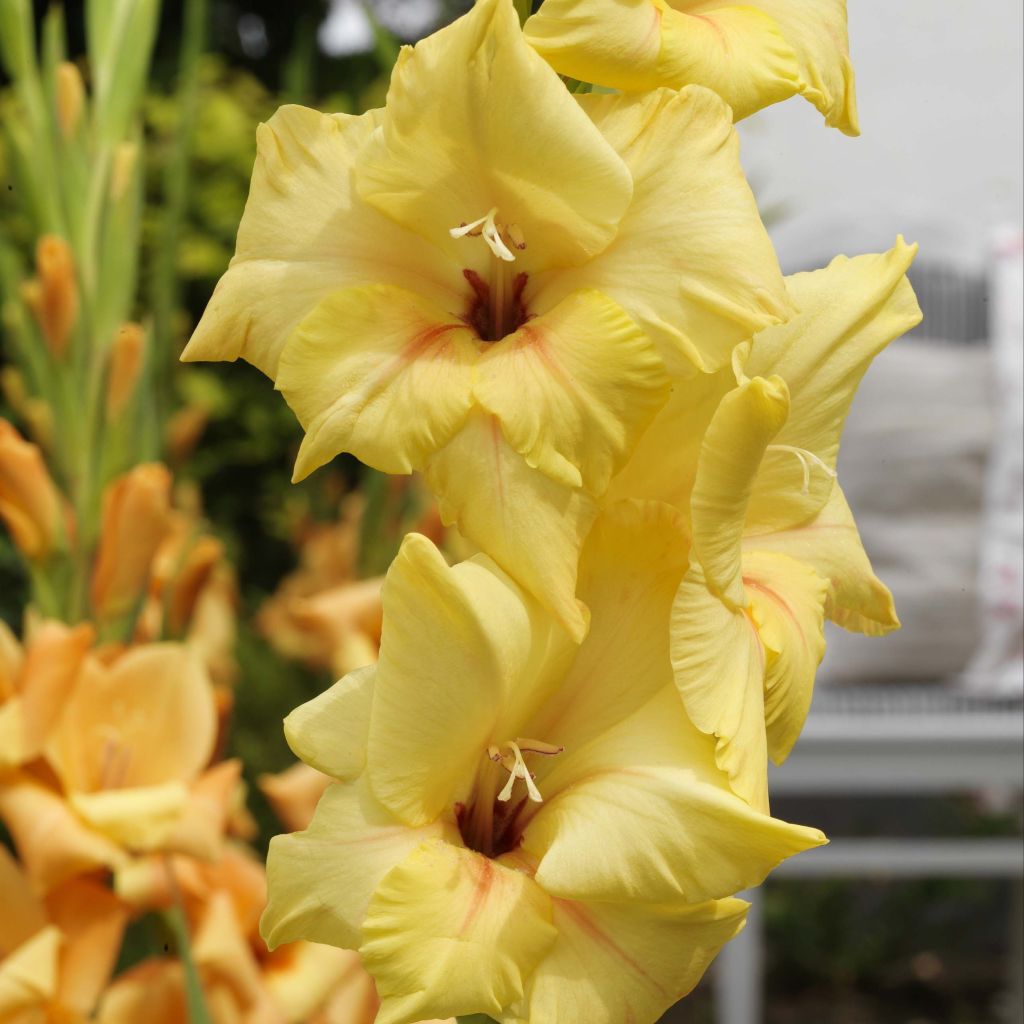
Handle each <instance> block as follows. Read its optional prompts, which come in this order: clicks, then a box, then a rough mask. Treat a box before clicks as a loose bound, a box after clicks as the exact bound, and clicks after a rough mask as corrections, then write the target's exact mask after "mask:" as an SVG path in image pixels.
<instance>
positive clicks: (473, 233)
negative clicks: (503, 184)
mask: <svg viewBox="0 0 1024 1024" xmlns="http://www.w3.org/2000/svg"><path fill="white" fill-rule="evenodd" d="M497 214H498V208H497V207H496V206H492V207H491V209H490V210H488V211H487V213H485V214H484V216H482V217H480V218H479V219H477V220H474V221H472V222H471V223H469V224H460V225H459V227H457V228H450V229H449V231H448V234H450V235H451V236H452V238H465V237H466V236H467V235H469V236H470V237H472V238H476V237H477V236H478V235H483V239H484V241H485V242H486V243H487V246H488V248H489V249H490V250H491V252H493V253H494V255H495V256H497V257H498V259H500V260H504V261H505V262H506V263H512V262H513V261H514V260H515V258H516V257H515V253H513V252H512V250H511V249H510V248H509V247H508V246H507V245H506V244H505V239H504V238H502V234H501V230H500V229H499V227H498V224H497V221H496V220H495V217H496V216H497ZM516 232H517V235H518V237H519V239H520V240H521V239H522V234H521V233H520V232H519V229H518V228H517V229H516ZM512 244H513V245H515V247H516V248H517V249H522V248H525V247H526V243H525V242H523V243H522V244H521V245H520V244H519V242H517V241H516V240H515V239H513V240H512Z"/></svg>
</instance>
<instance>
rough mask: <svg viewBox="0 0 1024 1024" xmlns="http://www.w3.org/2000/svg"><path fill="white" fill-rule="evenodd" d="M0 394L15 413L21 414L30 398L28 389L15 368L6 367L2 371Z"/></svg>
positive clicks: (0, 374)
mask: <svg viewBox="0 0 1024 1024" xmlns="http://www.w3.org/2000/svg"><path fill="white" fill-rule="evenodd" d="M0 392H2V393H3V396H4V398H5V399H6V401H7V404H8V405H9V406H10V407H11V408H12V409H13V410H14V411H15V412H21V410H22V409H23V408H24V406H25V400H26V399H27V398H28V388H27V387H26V386H25V378H24V377H23V376H22V375H21V372H20V371H19V370H17V369H15V368H14V367H13V366H5V367H4V368H3V369H2V370H0Z"/></svg>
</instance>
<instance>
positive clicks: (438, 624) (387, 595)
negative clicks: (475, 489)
mask: <svg viewBox="0 0 1024 1024" xmlns="http://www.w3.org/2000/svg"><path fill="white" fill-rule="evenodd" d="M383 601H384V633H383V636H382V638H381V647H380V661H379V662H378V664H377V678H376V683H375V687H374V700H373V710H372V715H371V718H370V738H369V745H368V750H367V778H368V779H369V782H370V785H371V786H372V787H373V791H374V793H375V795H376V796H377V799H379V800H380V801H381V802H382V803H383V804H384V805H385V806H386V807H388V808H389V810H391V812H392V813H394V814H395V815H396V816H397V817H398V818H400V819H401V820H402V821H403V822H405V823H406V824H408V825H414V826H415V825H424V824H426V823H427V822H430V821H433V820H434V819H435V818H437V817H438V815H439V814H441V812H442V811H444V810H445V809H446V808H448V809H450V808H451V807H452V806H453V805H454V803H455V802H456V801H457V800H459V799H463V798H465V797H467V796H468V790H469V787H470V786H471V785H472V783H473V780H474V779H475V778H476V775H477V771H478V769H479V767H480V766H482V765H484V764H486V758H487V749H488V746H489V745H491V744H493V743H502V742H504V741H505V740H507V739H510V738H514V737H515V736H517V735H519V734H520V732H521V730H522V728H523V724H524V723H525V722H526V721H527V720H528V719H529V716H530V715H531V713H532V712H533V710H534V709H535V708H536V707H537V706H538V705H540V704H541V703H542V701H543V700H544V698H545V696H546V695H547V694H548V693H549V692H550V690H551V688H552V686H553V685H554V684H555V683H557V681H558V678H559V669H560V668H563V667H564V664H565V662H566V660H567V657H568V656H569V655H571V653H572V652H573V650H574V648H572V645H571V644H570V643H569V642H568V639H567V638H566V636H565V634H564V633H563V631H562V630H561V629H560V628H559V627H558V626H557V625H556V624H555V623H554V621H553V619H552V618H551V616H550V615H548V614H547V613H546V612H544V611H543V610H542V609H541V608H540V607H539V606H538V605H537V604H536V602H534V601H533V600H531V599H530V598H528V597H527V596H526V595H525V594H523V592H522V591H521V590H520V589H519V587H517V586H516V585H515V583H513V582H512V580H510V579H509V578H508V577H507V576H506V575H505V574H504V573H503V572H501V570H500V569H498V568H497V567H496V566H495V565H494V563H493V562H491V561H490V559H488V558H486V557H484V556H477V557H475V558H473V559H470V560H469V561H466V562H462V563H460V564H458V565H456V566H453V567H451V568H449V566H448V564H447V563H446V562H445V560H444V556H443V555H442V554H441V553H440V552H439V551H438V550H437V548H435V547H434V545H433V544H431V542H430V541H428V540H427V539H426V538H425V537H422V536H420V535H419V534H409V535H408V536H407V537H406V538H405V541H404V542H403V544H402V548H401V550H400V551H399V553H398V556H397V557H396V558H395V561H394V563H393V564H392V566H391V569H390V571H389V572H388V576H387V580H386V581H385V583H384V592H383Z"/></svg>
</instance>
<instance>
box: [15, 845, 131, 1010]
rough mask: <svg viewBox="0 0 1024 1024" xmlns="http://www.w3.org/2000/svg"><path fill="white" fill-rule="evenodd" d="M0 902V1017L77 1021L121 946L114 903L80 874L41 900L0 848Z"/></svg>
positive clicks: (120, 919) (119, 911)
mask: <svg viewBox="0 0 1024 1024" xmlns="http://www.w3.org/2000/svg"><path fill="white" fill-rule="evenodd" d="M0 905H2V906H3V913H2V914H0V1020H2V1021H4V1022H5V1024H41V1022H47V1021H49V1022H54V1024H56V1022H61V1024H64V1022H67V1024H77V1022H79V1021H81V1022H83V1024H84V1022H85V1020H86V1019H87V1018H88V1017H89V1015H90V1014H91V1013H92V1010H93V1008H94V1007H95V1005H96V1002H97V999H98V998H99V995H100V992H101V991H102V989H103V987H104V985H105V984H106V982H107V979H108V978H109V977H110V973H111V971H112V970H113V968H114V963H115V961H116V959H117V954H118V950H119V949H120V946H121V936H122V933H123V931H124V925H125V920H126V912H125V910H124V908H123V907H122V906H121V904H120V902H119V901H118V900H117V898H116V897H115V896H114V895H113V894H112V893H110V892H109V891H108V890H106V889H104V888H103V887H102V886H101V885H97V884H96V883H95V882H90V881H86V880H81V879H79V880H76V881H73V882H68V883H67V884H66V885H63V886H61V887H60V888H59V889H57V890H55V891H54V892H52V893H51V894H50V895H49V896H48V897H47V898H46V899H45V900H41V899H39V898H37V897H36V896H34V895H33V893H32V892H31V890H30V888H29V884H28V880H27V879H26V878H25V876H24V875H23V873H22V871H21V869H20V868H19V866H18V864H17V863H16V862H15V860H14V858H13V857H11V855H10V854H9V853H8V852H7V850H6V849H5V848H4V847H3V846H2V845H0Z"/></svg>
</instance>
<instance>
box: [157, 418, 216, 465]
mask: <svg viewBox="0 0 1024 1024" xmlns="http://www.w3.org/2000/svg"><path fill="white" fill-rule="evenodd" d="M209 419H210V414H209V412H208V411H207V410H206V409H205V408H204V407H203V406H201V405H186V406H184V407H183V408H181V409H178V410H177V411H176V412H174V413H172V415H171V417H170V419H168V421H167V426H166V427H165V428H164V440H165V442H166V446H167V452H168V456H169V457H170V460H171V462H172V463H174V464H175V465H180V464H181V463H182V462H184V461H185V460H186V459H187V458H188V457H189V455H191V454H192V451H193V450H194V449H195V446H196V445H197V444H198V443H199V439H200V438H201V437H202V436H203V431H204V430H205V429H206V424H207V422H208V421H209Z"/></svg>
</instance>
